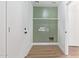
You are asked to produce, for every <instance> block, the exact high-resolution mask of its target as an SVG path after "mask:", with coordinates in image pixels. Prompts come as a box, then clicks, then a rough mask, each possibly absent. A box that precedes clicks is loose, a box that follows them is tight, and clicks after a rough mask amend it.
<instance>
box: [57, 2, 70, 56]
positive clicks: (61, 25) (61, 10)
mask: <svg viewBox="0 0 79 59" xmlns="http://www.w3.org/2000/svg"><path fill="white" fill-rule="evenodd" d="M58 18H59V21H58V42H59V47H60V48H61V50H62V51H63V52H64V53H65V54H66V55H68V47H67V39H66V37H65V36H66V34H65V31H66V26H65V24H66V19H67V18H66V2H60V3H59V7H58Z"/></svg>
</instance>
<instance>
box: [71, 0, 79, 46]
mask: <svg viewBox="0 0 79 59" xmlns="http://www.w3.org/2000/svg"><path fill="white" fill-rule="evenodd" d="M69 21H70V35H71V37H70V39H69V46H79V2H78V1H77V2H76V1H75V2H71V4H70V5H69Z"/></svg>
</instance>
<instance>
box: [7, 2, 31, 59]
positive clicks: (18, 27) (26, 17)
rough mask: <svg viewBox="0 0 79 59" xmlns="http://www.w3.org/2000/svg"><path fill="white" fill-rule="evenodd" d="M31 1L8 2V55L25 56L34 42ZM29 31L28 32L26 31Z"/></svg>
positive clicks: (14, 56)
mask: <svg viewBox="0 0 79 59" xmlns="http://www.w3.org/2000/svg"><path fill="white" fill-rule="evenodd" d="M32 10H33V8H32V4H31V2H27V1H26V2H25V1H22V2H15V1H8V2H7V57H13V58H16V57H19V58H20V57H22V58H23V57H25V56H26V55H27V54H28V53H29V51H30V49H31V47H32V42H33V37H32V35H33V34H32V31H33V28H32V27H33V23H32V22H33V21H32ZM25 32H27V33H25Z"/></svg>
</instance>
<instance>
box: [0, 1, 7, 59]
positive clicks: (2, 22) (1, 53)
mask: <svg viewBox="0 0 79 59" xmlns="http://www.w3.org/2000/svg"><path fill="white" fill-rule="evenodd" d="M1 57H6V2H3V1H0V58H1Z"/></svg>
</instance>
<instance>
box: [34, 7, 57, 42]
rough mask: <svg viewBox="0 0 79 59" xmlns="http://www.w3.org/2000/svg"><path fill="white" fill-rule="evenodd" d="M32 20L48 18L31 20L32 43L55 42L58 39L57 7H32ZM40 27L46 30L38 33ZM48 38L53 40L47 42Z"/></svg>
mask: <svg viewBox="0 0 79 59" xmlns="http://www.w3.org/2000/svg"><path fill="white" fill-rule="evenodd" d="M33 18H48V19H33V41H34V42H57V39H58V19H49V18H58V9H57V7H33ZM40 27H45V28H46V29H47V30H45V31H39V28H40ZM49 37H54V40H49Z"/></svg>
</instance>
